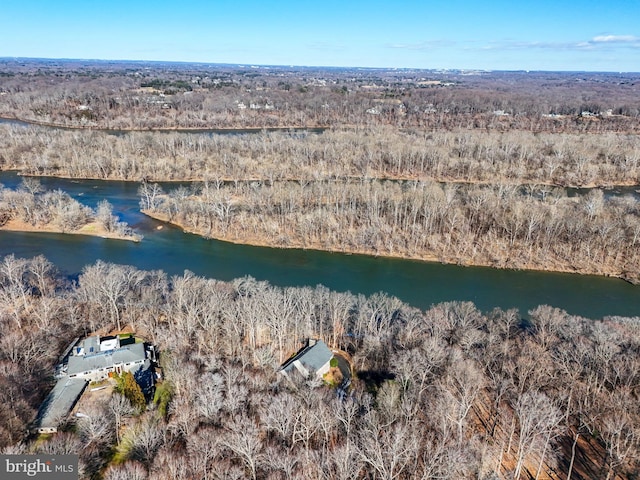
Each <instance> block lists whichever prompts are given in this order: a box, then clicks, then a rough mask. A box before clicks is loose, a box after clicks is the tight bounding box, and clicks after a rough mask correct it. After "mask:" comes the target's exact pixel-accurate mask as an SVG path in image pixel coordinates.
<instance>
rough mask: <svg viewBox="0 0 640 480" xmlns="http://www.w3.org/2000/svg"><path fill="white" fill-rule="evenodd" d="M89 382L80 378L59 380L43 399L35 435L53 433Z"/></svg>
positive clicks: (36, 422)
mask: <svg viewBox="0 0 640 480" xmlns="http://www.w3.org/2000/svg"><path fill="white" fill-rule="evenodd" d="M88 383H89V382H88V381H87V380H84V379H82V378H68V377H65V378H61V379H60V380H58V383H56V385H55V387H53V390H51V392H49V395H47V398H45V399H44V402H42V405H40V410H38V416H37V417H36V421H35V425H36V427H35V428H34V430H35V431H36V432H37V433H55V432H57V431H58V426H59V425H60V423H61V422H62V421H63V420H64V419H65V418H67V415H69V412H70V411H71V410H72V409H73V407H74V406H75V404H76V403H77V401H78V399H79V398H80V396H81V395H82V393H83V392H84V389H85V388H86V387H87V384H88Z"/></svg>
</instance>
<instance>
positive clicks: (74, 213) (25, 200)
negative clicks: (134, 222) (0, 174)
mask: <svg viewBox="0 0 640 480" xmlns="http://www.w3.org/2000/svg"><path fill="white" fill-rule="evenodd" d="M0 230H14V231H22V232H25V231H26V232H30V231H35V232H55V233H74V234H80V235H93V236H100V237H107V238H116V239H122V240H133V241H140V239H141V238H142V237H141V236H140V235H138V234H136V233H134V232H133V230H131V229H130V228H129V226H128V225H127V224H126V223H124V222H121V221H120V220H119V219H118V217H117V216H116V215H114V214H113V208H112V206H111V204H110V203H109V202H108V201H107V200H102V201H101V202H100V203H99V204H98V206H97V208H96V209H95V210H93V209H91V208H89V207H87V206H85V205H82V204H81V203H80V202H78V201H77V200H74V199H73V198H71V197H70V196H69V195H68V194H67V193H65V192H63V191H62V190H55V191H47V190H45V189H44V188H43V187H42V186H41V185H40V182H39V181H38V180H37V179H34V178H29V177H25V178H24V179H23V181H22V184H21V185H20V187H19V188H18V189H17V190H12V189H10V188H5V187H3V186H2V185H0Z"/></svg>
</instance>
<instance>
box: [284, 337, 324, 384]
mask: <svg viewBox="0 0 640 480" xmlns="http://www.w3.org/2000/svg"><path fill="white" fill-rule="evenodd" d="M332 358H333V353H332V352H331V350H329V347H327V344H326V343H324V342H323V341H322V340H313V339H309V342H308V344H307V346H306V347H304V348H303V349H302V350H300V351H299V352H298V353H296V354H295V355H294V356H293V357H292V358H290V359H289V360H287V361H286V362H285V363H284V364H283V365H282V366H281V367H280V370H279V371H280V373H281V374H282V375H284V376H285V377H286V376H288V375H289V374H290V373H292V372H295V371H297V372H299V373H300V374H301V375H302V376H303V377H310V376H311V375H315V376H316V377H318V378H322V376H323V375H324V374H325V373H327V372H328V371H329V368H330V367H331V365H330V363H331V359H332Z"/></svg>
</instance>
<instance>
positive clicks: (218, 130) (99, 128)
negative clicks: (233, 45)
mask: <svg viewBox="0 0 640 480" xmlns="http://www.w3.org/2000/svg"><path fill="white" fill-rule="evenodd" d="M2 121H5V122H9V123H11V122H15V123H17V124H25V125H34V126H38V127H48V128H58V129H61V130H80V131H94V132H104V133H111V134H115V133H127V132H159V133H162V132H167V133H172V132H177V133H221V134H228V133H238V134H241V133H259V132H289V131H305V130H310V131H318V132H321V131H324V130H326V129H328V128H329V127H328V126H327V125H316V126H293V125H280V126H275V127H274V126H269V127H266V126H265V127H180V126H173V127H146V128H135V127H126V128H125V127H108V126H104V125H64V124H61V123H54V122H44V121H41V120H34V119H25V118H18V117H6V116H4V117H0V122H2Z"/></svg>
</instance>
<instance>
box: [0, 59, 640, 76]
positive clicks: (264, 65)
mask: <svg viewBox="0 0 640 480" xmlns="http://www.w3.org/2000/svg"><path fill="white" fill-rule="evenodd" d="M7 60H10V61H25V60H29V61H43V60H46V61H67V62H88V63H109V62H111V63H142V64H144V63H151V64H154V63H156V64H163V63H165V64H166V63H169V64H181V65H211V66H228V67H245V68H286V69H311V68H316V69H321V70H322V69H327V70H329V69H330V70H338V69H341V70H383V71H428V72H482V73H497V72H512V73H607V74H618V75H620V74H637V75H640V70H638V71H633V70H628V71H623V70H545V69H530V68H529V69H527V68H514V69H487V68H459V67H456V68H443V67H372V66H367V67H363V66H337V65H294V64H268V63H249V62H242V63H228V62H208V61H193V60H144V59H124V58H120V59H116V58H73V57H21V56H0V61H7Z"/></svg>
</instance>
